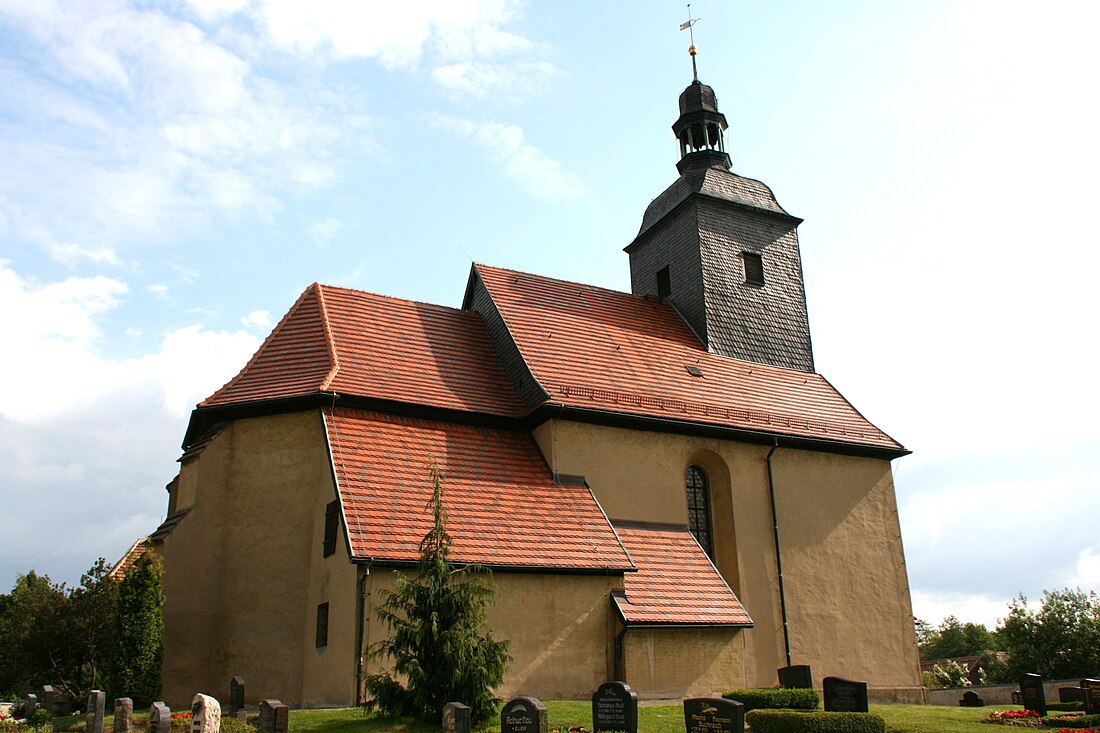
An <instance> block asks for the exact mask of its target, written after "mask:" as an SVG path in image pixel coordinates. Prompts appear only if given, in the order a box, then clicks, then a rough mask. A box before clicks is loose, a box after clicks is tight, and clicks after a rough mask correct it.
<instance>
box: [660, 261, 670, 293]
mask: <svg viewBox="0 0 1100 733" xmlns="http://www.w3.org/2000/svg"><path fill="white" fill-rule="evenodd" d="M671 293H672V279H671V278H670V277H669V274H668V265H665V266H664V267H662V268H661V269H660V270H658V271H657V297H658V298H667V297H668V296H669V295H670V294H671Z"/></svg>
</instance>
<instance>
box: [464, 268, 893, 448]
mask: <svg viewBox="0 0 1100 733" xmlns="http://www.w3.org/2000/svg"><path fill="white" fill-rule="evenodd" d="M474 268H475V270H476V272H477V274H478V275H479V276H480V278H481V280H482V282H484V284H485V286H486V288H487V289H488V291H489V294H490V296H491V297H492V300H493V303H494V304H495V306H496V308H497V310H498V311H499V312H500V315H501V317H502V318H503V319H504V322H505V324H506V325H507V327H508V330H509V332H510V333H511V335H512V338H513V339H514V341H515V343H516V346H517V347H518V348H519V350H520V353H521V354H522V356H523V359H524V361H526V363H527V366H528V368H529V369H530V370H531V373H532V374H533V375H534V377H535V379H536V380H538V382H539V383H540V384H541V386H542V388H543V389H544V390H545V391H546V392H547V393H548V394H549V395H550V398H549V403H551V404H560V405H565V406H569V407H578V408H590V409H595V410H608V411H613V412H618V413H626V414H632V415H641V416H648V417H657V418H664V419H671V420H678V421H687V422H695V423H704V424H711V425H721V426H726V427H732V428H738V429H745V430H752V431H757V432H764V433H773V434H778V435H789V436H795V437H801V438H811V439H819V440H828V441H835V442H840V443H852V444H858V445H864V446H872V447H875V448H884V449H893V450H904V449H903V448H902V447H901V445H900V444H899V443H898V442H897V441H895V440H894V439H893V438H891V437H890V436H888V435H886V434H885V433H883V432H882V431H881V430H879V429H878V428H876V427H875V426H874V425H872V424H871V423H870V422H868V421H867V419H866V418H864V417H863V416H862V415H861V414H859V412H857V411H856V409H855V408H854V407H852V405H851V404H849V403H848V401H847V400H845V399H844V397H843V396H841V394H840V393H839V392H837V391H836V389H835V388H834V387H833V386H832V385H831V384H829V382H828V381H826V380H825V378H824V377H822V376H821V375H819V374H814V373H810V372H802V371H797V370H793V369H783V368H780V367H774V366H768V365H764V364H754V363H750V362H743V361H738V360H736V359H730V358H728V357H724V356H719V355H717V354H710V353H708V352H707V350H706V349H705V348H703V346H702V345H701V344H700V343H699V340H698V339H697V338H696V337H695V335H694V334H693V333H692V332H691V330H690V329H689V328H688V327H687V325H686V324H685V323H684V321H683V320H682V319H681V318H680V317H679V315H677V313H676V312H675V310H673V308H672V307H671V306H670V305H668V304H667V303H666V302H664V301H663V300H658V299H656V298H649V297H642V296H637V295H631V294H629V293H621V292H618V291H615V290H605V289H603V288H597V287H592V286H588V285H579V284H577V283H572V282H566V281H563V280H554V279H552V278H547V277H540V276H538V275H529V274H526V273H520V272H513V271H511V270H502V269H499V268H495V267H488V266H485V265H474ZM689 367H692V368H696V369H698V371H700V372H701V374H702V376H693V375H692V374H691V373H689V371H688V369H689Z"/></svg>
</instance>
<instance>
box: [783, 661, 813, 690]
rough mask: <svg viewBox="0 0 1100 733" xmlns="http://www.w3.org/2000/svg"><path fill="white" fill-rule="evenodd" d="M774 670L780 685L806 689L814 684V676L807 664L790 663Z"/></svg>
mask: <svg viewBox="0 0 1100 733" xmlns="http://www.w3.org/2000/svg"><path fill="white" fill-rule="evenodd" d="M776 672H777V673H778V674H779V686H780V687H785V688H788V689H802V690H808V689H812V688H813V686H814V678H813V675H812V674H811V673H810V665H808V664H792V665H791V666H789V667H780V668H779V669H777V670H776Z"/></svg>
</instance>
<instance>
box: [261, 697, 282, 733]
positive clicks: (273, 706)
mask: <svg viewBox="0 0 1100 733" xmlns="http://www.w3.org/2000/svg"><path fill="white" fill-rule="evenodd" d="M285 707H286V705H283V703H282V702H281V701H280V700H264V701H262V702H261V703H260V733H275V718H276V712H277V711H278V710H279V709H280V708H285Z"/></svg>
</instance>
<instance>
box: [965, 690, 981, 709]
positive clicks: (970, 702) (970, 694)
mask: <svg viewBox="0 0 1100 733" xmlns="http://www.w3.org/2000/svg"><path fill="white" fill-rule="evenodd" d="M959 707H964V708H980V707H985V700H983V699H981V698H980V697H978V693H976V692H974V691H973V690H967V691H966V692H964V693H963V696H962V700H959Z"/></svg>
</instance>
